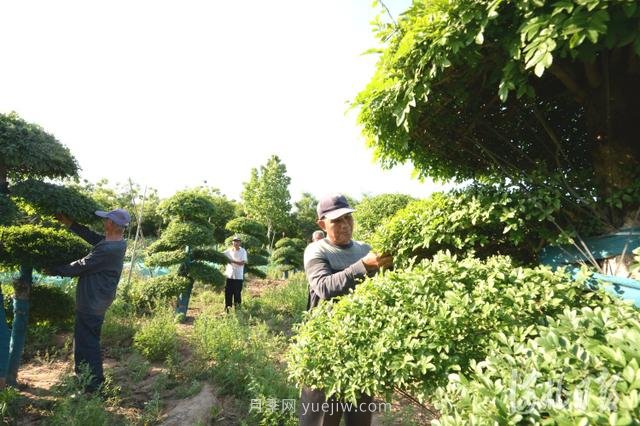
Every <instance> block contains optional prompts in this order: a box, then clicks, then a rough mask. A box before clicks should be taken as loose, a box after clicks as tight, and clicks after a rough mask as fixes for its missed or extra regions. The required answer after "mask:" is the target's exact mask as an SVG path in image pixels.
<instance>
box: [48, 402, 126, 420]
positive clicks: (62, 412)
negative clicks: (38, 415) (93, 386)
mask: <svg viewBox="0 0 640 426" xmlns="http://www.w3.org/2000/svg"><path fill="white" fill-rule="evenodd" d="M114 420H115V419H114V418H113V416H112V415H111V414H110V413H109V412H108V411H107V410H106V408H105V406H104V403H103V402H102V400H101V399H100V397H99V396H97V395H96V396H91V395H82V396H79V397H77V398H63V399H61V400H60V402H59V403H58V404H57V405H56V407H55V409H54V411H53V415H52V416H51V417H50V418H47V419H46V420H45V422H44V424H46V425H50V426H86V425H91V426H110V425H113V424H116V423H115V422H114Z"/></svg>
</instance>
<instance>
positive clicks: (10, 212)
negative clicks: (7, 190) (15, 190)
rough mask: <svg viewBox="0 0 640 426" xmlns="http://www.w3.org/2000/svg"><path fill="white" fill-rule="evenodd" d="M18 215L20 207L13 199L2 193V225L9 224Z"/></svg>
mask: <svg viewBox="0 0 640 426" xmlns="http://www.w3.org/2000/svg"><path fill="white" fill-rule="evenodd" d="M17 216H18V208H17V207H16V205H15V203H14V202H13V201H11V199H10V198H9V197H7V196H5V195H4V194H0V225H9V224H10V223H11V222H12V221H13V220H15V218H16V217H17Z"/></svg>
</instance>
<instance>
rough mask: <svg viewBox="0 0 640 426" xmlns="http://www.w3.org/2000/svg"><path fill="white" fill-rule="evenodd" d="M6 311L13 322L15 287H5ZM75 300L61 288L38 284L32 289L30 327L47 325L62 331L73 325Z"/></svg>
mask: <svg viewBox="0 0 640 426" xmlns="http://www.w3.org/2000/svg"><path fill="white" fill-rule="evenodd" d="M2 293H3V294H4V295H5V298H4V310H5V313H6V316H7V320H8V321H9V322H13V300H12V297H10V296H13V287H12V286H3V287H2ZM75 305H76V303H75V300H74V298H73V296H71V295H69V294H68V293H66V292H65V291H64V289H62V288H61V287H60V286H56V285H50V284H38V285H34V286H32V287H31V292H30V303H29V325H35V324H38V323H46V324H49V325H52V326H54V327H57V328H61V329H69V328H70V326H71V325H72V324H73V318H74V312H75Z"/></svg>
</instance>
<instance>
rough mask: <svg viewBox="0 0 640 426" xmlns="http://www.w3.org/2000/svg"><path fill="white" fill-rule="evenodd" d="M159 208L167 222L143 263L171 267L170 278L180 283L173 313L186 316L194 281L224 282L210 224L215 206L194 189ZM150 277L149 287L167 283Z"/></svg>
mask: <svg viewBox="0 0 640 426" xmlns="http://www.w3.org/2000/svg"><path fill="white" fill-rule="evenodd" d="M158 210H159V212H160V214H161V215H162V216H163V217H165V220H167V221H168V222H169V224H168V226H167V227H166V229H165V230H164V231H163V232H162V234H161V235H160V238H159V239H158V240H157V241H156V242H154V243H153V244H151V245H150V246H149V248H148V249H147V257H146V260H145V262H146V264H148V265H149V266H168V267H171V268H172V273H171V277H172V281H173V282H178V283H181V284H182V285H181V292H180V295H179V297H178V304H177V308H176V312H177V313H178V314H183V315H186V313H187V309H188V306H189V298H190V297H191V290H192V289H193V283H194V282H195V281H200V282H203V283H206V284H213V285H216V286H222V285H224V276H223V275H222V273H221V272H220V270H219V269H218V267H217V265H222V264H226V263H227V259H226V257H225V256H224V255H223V254H222V253H220V252H219V251H217V250H216V249H215V243H216V241H215V237H214V232H215V228H214V226H213V224H212V223H211V222H212V218H213V217H214V216H215V215H216V214H217V212H216V208H215V205H214V204H213V202H212V201H211V200H210V199H209V197H208V196H207V195H205V194H203V193H202V192H200V191H199V190H197V189H196V190H185V191H180V192H177V193H176V194H174V195H173V196H172V197H171V198H169V199H167V200H165V201H163V202H162V203H161V204H160V206H159V207H158ZM151 280H152V283H151V285H152V286H161V285H162V283H163V282H167V278H166V277H156V278H152V279H151ZM156 281H157V282H156ZM172 286H173V284H172Z"/></svg>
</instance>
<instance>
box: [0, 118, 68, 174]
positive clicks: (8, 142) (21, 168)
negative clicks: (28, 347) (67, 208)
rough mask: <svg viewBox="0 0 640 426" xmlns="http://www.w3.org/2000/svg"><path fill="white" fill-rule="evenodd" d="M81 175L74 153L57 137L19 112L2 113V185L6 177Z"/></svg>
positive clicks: (0, 120)
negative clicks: (27, 119)
mask: <svg viewBox="0 0 640 426" xmlns="http://www.w3.org/2000/svg"><path fill="white" fill-rule="evenodd" d="M77 172H78V164H77V163H76V160H75V159H74V158H73V156H72V155H71V152H69V149H68V148H67V147H65V146H64V145H62V144H61V143H60V142H58V141H57V140H56V138H55V137H54V136H52V135H51V134H49V133H47V132H45V131H44V130H43V129H42V128H41V127H40V126H38V125H37V124H33V123H27V122H26V121H24V120H23V119H22V118H20V117H19V116H18V114H16V113H15V112H12V113H10V114H0V183H1V182H4V180H5V178H6V177H9V178H11V179H14V180H20V179H23V178H29V177H31V178H64V177H70V176H75V175H76V174H77Z"/></svg>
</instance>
